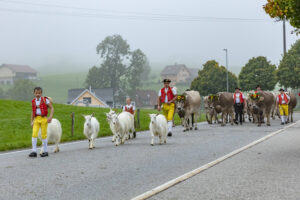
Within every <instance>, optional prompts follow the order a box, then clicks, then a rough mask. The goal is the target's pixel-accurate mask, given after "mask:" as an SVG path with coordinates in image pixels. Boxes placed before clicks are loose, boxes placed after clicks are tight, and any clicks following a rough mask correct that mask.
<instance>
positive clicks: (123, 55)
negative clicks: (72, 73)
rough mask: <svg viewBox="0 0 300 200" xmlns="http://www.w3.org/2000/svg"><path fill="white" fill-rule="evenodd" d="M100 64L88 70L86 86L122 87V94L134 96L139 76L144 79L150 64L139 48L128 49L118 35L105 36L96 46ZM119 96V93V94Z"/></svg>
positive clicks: (139, 79) (126, 44) (115, 89)
mask: <svg viewBox="0 0 300 200" xmlns="http://www.w3.org/2000/svg"><path fill="white" fill-rule="evenodd" d="M96 51H97V54H99V55H100V57H101V59H102V60H103V61H102V64H101V66H100V67H99V68H97V67H96V66H94V67H92V68H91V69H90V70H89V73H88V75H87V78H86V87H89V86H92V88H104V87H112V88H113V89H114V92H116V91H117V90H119V89H122V91H119V94H121V93H120V92H122V96H123V97H125V95H126V94H123V92H126V93H127V94H129V96H131V97H134V95H135V92H136V89H137V88H138V87H139V86H141V84H142V82H141V80H144V79H141V76H142V75H143V77H144V78H145V79H146V78H147V77H148V74H149V73H148V74H143V72H144V71H148V72H149V71H150V66H149V64H148V60H147V57H146V55H145V54H144V53H143V52H142V51H141V50H140V49H137V50H134V51H133V52H131V51H130V46H129V44H128V43H127V41H126V40H124V39H123V38H122V36H120V35H112V36H107V37H106V38H105V39H104V40H103V41H102V42H101V43H100V44H98V46H97V48H96ZM119 96H120V95H119Z"/></svg>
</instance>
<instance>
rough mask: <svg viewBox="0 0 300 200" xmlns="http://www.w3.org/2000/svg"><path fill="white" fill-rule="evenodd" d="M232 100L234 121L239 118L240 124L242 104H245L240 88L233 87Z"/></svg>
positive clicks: (241, 120) (236, 121) (241, 122)
mask: <svg viewBox="0 0 300 200" xmlns="http://www.w3.org/2000/svg"><path fill="white" fill-rule="evenodd" d="M233 100H234V111H235V123H236V124H238V119H239V120H240V124H241V125H242V124H243V111H244V106H247V105H245V104H246V101H245V96H244V94H243V93H242V92H241V89H240V88H238V87H237V88H235V93H234V94H233Z"/></svg>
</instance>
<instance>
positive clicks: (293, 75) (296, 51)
mask: <svg viewBox="0 0 300 200" xmlns="http://www.w3.org/2000/svg"><path fill="white" fill-rule="evenodd" d="M277 78H278V81H279V84H280V85H281V86H284V87H285V88H288V87H291V88H293V89H295V88H299V87H300V40H298V41H297V42H296V43H295V44H294V45H293V46H292V48H291V49H290V50H289V51H288V52H287V53H286V54H285V55H284V56H283V58H282V60H281V62H280V64H279V67H278V71H277Z"/></svg>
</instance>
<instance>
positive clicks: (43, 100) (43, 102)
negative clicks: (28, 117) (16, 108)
mask: <svg viewBox="0 0 300 200" xmlns="http://www.w3.org/2000/svg"><path fill="white" fill-rule="evenodd" d="M46 99H47V97H41V103H40V109H41V116H42V117H45V116H47V115H48V107H47V104H46ZM36 109H37V106H36V101H35V98H34V99H32V113H33V117H36Z"/></svg>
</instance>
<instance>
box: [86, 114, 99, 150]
mask: <svg viewBox="0 0 300 200" xmlns="http://www.w3.org/2000/svg"><path fill="white" fill-rule="evenodd" d="M83 117H84V118H85V122H84V130H83V134H84V135H85V136H86V137H87V139H88V140H89V149H93V148H95V139H96V138H97V136H98V132H99V130H100V125H99V122H98V120H97V119H96V118H95V117H94V114H92V115H83Z"/></svg>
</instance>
